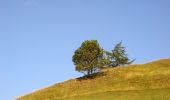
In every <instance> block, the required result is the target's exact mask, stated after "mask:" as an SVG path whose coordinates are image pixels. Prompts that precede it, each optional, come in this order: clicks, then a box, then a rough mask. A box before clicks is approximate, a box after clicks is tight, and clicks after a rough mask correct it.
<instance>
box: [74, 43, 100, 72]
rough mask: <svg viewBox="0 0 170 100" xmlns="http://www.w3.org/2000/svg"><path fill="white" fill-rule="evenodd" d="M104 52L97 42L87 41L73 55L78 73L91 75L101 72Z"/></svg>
mask: <svg viewBox="0 0 170 100" xmlns="http://www.w3.org/2000/svg"><path fill="white" fill-rule="evenodd" d="M102 56H103V50H102V48H101V47H100V45H99V43H98V41H97V40H86V41H84V42H83V43H82V44H81V47H79V48H78V49H77V50H76V51H75V52H74V55H73V58H72V60H73V62H74V65H75V66H76V68H75V69H76V71H79V72H83V73H85V74H87V75H90V74H92V73H94V72H96V71H98V70H99V67H101V66H100V60H101V59H102Z"/></svg>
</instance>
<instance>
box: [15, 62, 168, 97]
mask: <svg viewBox="0 0 170 100" xmlns="http://www.w3.org/2000/svg"><path fill="white" fill-rule="evenodd" d="M168 88H170V59H164V60H159V61H155V62H151V63H147V64H143V65H129V66H126V67H125V66H122V67H116V68H107V69H104V70H103V73H102V74H98V76H97V75H96V77H94V78H83V79H80V78H79V79H72V80H68V81H65V82H63V83H58V84H55V85H53V86H51V87H48V88H45V89H42V90H38V91H36V92H34V93H31V94H28V95H25V96H23V97H21V98H19V99H18V100H60V99H61V100H127V98H129V100H169V99H170V89H168ZM104 98H106V99H104ZM119 98H121V99H119Z"/></svg>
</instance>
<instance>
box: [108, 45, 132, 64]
mask: <svg viewBox="0 0 170 100" xmlns="http://www.w3.org/2000/svg"><path fill="white" fill-rule="evenodd" d="M106 55H107V59H109V61H108V60H107V62H108V63H107V65H108V66H112V67H116V66H120V65H127V64H131V63H132V62H133V61H134V60H135V59H134V60H131V61H130V59H129V58H128V55H127V54H126V50H125V47H124V46H122V42H119V43H118V44H116V46H115V47H114V49H113V50H112V52H111V53H110V52H108V51H106Z"/></svg>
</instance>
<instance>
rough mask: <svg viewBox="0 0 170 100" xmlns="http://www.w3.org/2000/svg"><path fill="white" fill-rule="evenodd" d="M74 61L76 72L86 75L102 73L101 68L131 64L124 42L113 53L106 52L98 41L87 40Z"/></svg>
mask: <svg viewBox="0 0 170 100" xmlns="http://www.w3.org/2000/svg"><path fill="white" fill-rule="evenodd" d="M72 61H73V62H74V65H75V70H76V71H78V72H82V73H84V74H86V75H91V74H93V73H95V72H98V71H100V69H101V68H106V67H116V66H121V65H127V64H131V63H132V62H133V61H134V60H130V59H129V57H128V55H127V54H126V50H125V47H124V46H122V42H119V43H118V44H116V45H115V47H114V48H113V50H112V51H111V52H108V51H104V50H103V49H102V48H101V47H100V45H99V43H98V41H97V40H86V41H84V42H83V43H82V44H81V46H80V47H79V48H78V49H77V50H76V51H75V52H74V55H73V57H72Z"/></svg>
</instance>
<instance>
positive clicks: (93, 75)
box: [76, 72, 106, 81]
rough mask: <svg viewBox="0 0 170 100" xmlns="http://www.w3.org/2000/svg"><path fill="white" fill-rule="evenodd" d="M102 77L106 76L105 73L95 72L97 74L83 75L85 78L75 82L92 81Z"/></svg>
mask: <svg viewBox="0 0 170 100" xmlns="http://www.w3.org/2000/svg"><path fill="white" fill-rule="evenodd" d="M102 76H106V73H105V72H97V73H93V74H90V75H85V76H82V77H79V78H76V80H78V81H82V80H89V79H90V80H92V79H95V78H97V77H102Z"/></svg>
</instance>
